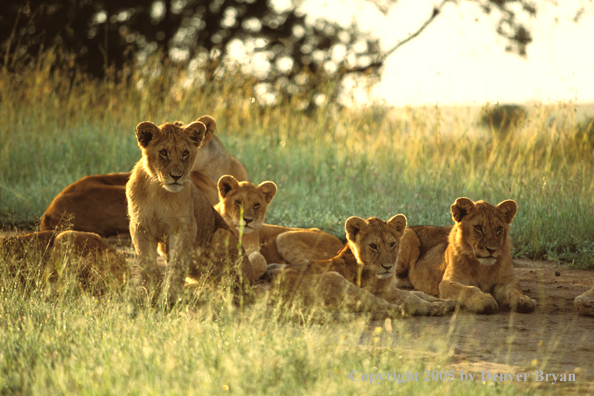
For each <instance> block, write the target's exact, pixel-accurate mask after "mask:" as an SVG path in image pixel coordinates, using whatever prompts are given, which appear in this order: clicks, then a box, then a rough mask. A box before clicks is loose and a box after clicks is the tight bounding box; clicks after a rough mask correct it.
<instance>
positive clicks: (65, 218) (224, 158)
mask: <svg viewBox="0 0 594 396" xmlns="http://www.w3.org/2000/svg"><path fill="white" fill-rule="evenodd" d="M197 121H200V122H202V123H203V124H205V126H206V128H207V129H206V135H205V137H204V141H203V143H202V146H201V147H200V148H199V149H198V154H197V155H196V159H195V160H194V165H193V168H192V173H191V176H192V180H193V181H194V183H196V185H197V186H198V188H199V189H200V190H201V191H202V192H203V193H204V195H205V196H206V198H207V199H208V200H209V202H210V203H211V204H212V205H215V204H216V203H217V202H218V200H219V193H218V190H217V182H218V180H219V178H220V177H221V176H223V175H227V174H231V175H234V176H235V177H236V178H237V179H239V180H249V177H248V173H247V170H246V168H245V166H243V164H242V163H241V162H240V161H239V160H237V159H236V158H235V157H233V156H232V155H231V154H229V153H228V152H227V151H226V150H225V147H224V146H223V143H222V142H221V141H220V140H219V138H218V137H217V136H216V135H214V132H215V129H216V121H215V120H214V118H212V117H211V116H208V115H206V116H202V117H200V118H199V119H198V120H197ZM176 124H177V125H179V126H181V125H183V123H181V122H177V123H176ZM129 178H130V172H123V173H108V174H105V175H92V176H85V177H83V178H82V179H80V180H78V181H76V182H74V183H72V184H71V185H69V186H68V187H66V188H65V189H64V190H62V191H61V192H60V193H59V194H58V195H57V196H56V197H55V198H54V199H53V200H52V202H51V203H50V205H49V206H48V208H47V209H46V210H45V213H44V214H43V217H42V218H41V225H40V229H41V230H55V229H60V228H63V227H71V228H72V229H73V230H78V231H87V232H95V233H97V234H99V235H101V236H104V237H106V236H111V235H117V234H127V233H128V231H129V229H130V225H129V221H128V216H127V215H126V211H127V207H128V204H127V202H126V183H127V182H128V179H129Z"/></svg>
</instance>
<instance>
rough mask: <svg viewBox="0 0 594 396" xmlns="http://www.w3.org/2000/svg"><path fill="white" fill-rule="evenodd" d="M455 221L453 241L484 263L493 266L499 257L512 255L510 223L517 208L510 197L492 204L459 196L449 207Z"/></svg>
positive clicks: (463, 251)
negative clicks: (497, 203) (455, 230)
mask: <svg viewBox="0 0 594 396" xmlns="http://www.w3.org/2000/svg"><path fill="white" fill-rule="evenodd" d="M450 210H451V212H452V218H453V219H454V221H455V222H456V226H455V229H458V231H457V232H452V234H451V235H452V236H453V238H452V237H451V239H453V240H450V243H451V244H454V245H455V246H457V247H458V249H460V251H461V253H462V254H464V255H466V256H469V257H471V258H476V259H477V260H478V262H479V263H481V264H483V265H493V264H495V263H496V262H497V259H498V258H499V257H500V256H504V255H510V254H511V246H510V241H509V225H510V224H511V222H512V220H513V218H514V216H515V215H516V213H517V211H518V205H517V204H516V203H515V202H514V201H513V200H511V199H509V200H507V201H503V202H501V203H500V204H499V205H497V206H493V205H491V204H488V203H486V202H484V201H477V202H472V201H471V200H470V199H468V198H464V197H462V198H458V199H456V202H454V203H453V204H452V206H451V207H450Z"/></svg>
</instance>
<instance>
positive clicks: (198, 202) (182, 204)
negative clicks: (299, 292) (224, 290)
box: [126, 121, 253, 305]
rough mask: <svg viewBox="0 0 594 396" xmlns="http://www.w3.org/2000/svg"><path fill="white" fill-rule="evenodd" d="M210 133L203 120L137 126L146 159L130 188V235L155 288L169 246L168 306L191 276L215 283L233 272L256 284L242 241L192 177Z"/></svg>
mask: <svg viewBox="0 0 594 396" xmlns="http://www.w3.org/2000/svg"><path fill="white" fill-rule="evenodd" d="M205 132H206V126H205V125H204V124H203V123H202V122H200V121H197V122H193V123H191V124H189V125H188V126H186V127H180V126H177V125H174V124H163V125H161V126H160V127H158V126H157V125H155V124H153V123H152V122H142V123H140V124H138V126H137V128H136V137H137V139H138V145H139V147H140V150H141V152H142V159H141V160H140V161H138V163H137V164H136V165H135V166H134V169H133V170H132V175H131V176H130V180H129V181H128V183H127V184H126V197H127V200H128V212H129V216H130V234H131V236H132V242H133V244H134V247H135V249H136V253H137V254H138V258H139V264H140V270H141V274H142V277H143V280H144V282H145V284H146V285H147V286H149V287H154V286H155V285H156V284H158V283H159V282H160V280H159V271H158V269H157V262H156V256H157V245H158V244H163V245H164V251H165V252H166V253H167V256H168V265H167V269H166V271H165V280H164V285H163V288H164V289H163V297H164V299H165V301H164V302H165V304H166V305H170V304H172V303H175V301H177V299H178V298H179V297H180V295H181V294H182V292H183V287H184V282H185V278H186V276H188V275H190V276H192V277H201V276H203V275H206V274H208V276H209V277H210V278H211V279H212V278H220V277H221V276H223V274H224V273H231V276H232V277H235V279H234V281H235V282H237V283H238V284H240V285H242V284H244V283H245V284H249V283H250V282H251V281H252V280H253V279H252V275H251V266H250V264H249V261H248V260H247V258H246V257H244V255H243V254H242V252H240V251H238V249H237V239H236V237H235V236H234V235H233V233H232V232H231V231H230V229H229V227H228V226H227V224H226V223H225V221H224V220H223V219H222V217H221V216H220V215H219V214H218V213H217V212H216V211H215V210H214V208H213V207H212V205H211V204H210V202H208V200H207V199H206V197H205V196H204V194H203V193H202V192H201V191H200V190H199V189H198V187H197V186H196V185H195V184H194V183H193V182H192V180H191V177H190V171H191V168H192V165H193V164H194V160H195V157H196V155H197V153H198V147H199V146H200V144H201V143H202V140H203V138H204V134H205ZM238 261H239V266H238V268H232V267H233V266H234V265H235V264H236V263H237V262H238Z"/></svg>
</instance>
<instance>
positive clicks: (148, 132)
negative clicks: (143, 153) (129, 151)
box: [136, 121, 161, 148]
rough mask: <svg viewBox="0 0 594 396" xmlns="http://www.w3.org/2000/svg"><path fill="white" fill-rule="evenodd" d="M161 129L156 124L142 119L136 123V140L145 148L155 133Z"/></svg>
mask: <svg viewBox="0 0 594 396" xmlns="http://www.w3.org/2000/svg"><path fill="white" fill-rule="evenodd" d="M159 132H161V130H160V129H159V127H158V126H156V125H155V124H154V123H152V122H150V121H144V122H141V123H140V124H138V125H136V140H138V145H139V146H140V147H142V148H146V147H147V146H148V145H149V143H150V141H151V140H153V137H154V136H155V135H158V134H159Z"/></svg>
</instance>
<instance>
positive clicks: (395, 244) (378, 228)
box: [345, 214, 406, 279]
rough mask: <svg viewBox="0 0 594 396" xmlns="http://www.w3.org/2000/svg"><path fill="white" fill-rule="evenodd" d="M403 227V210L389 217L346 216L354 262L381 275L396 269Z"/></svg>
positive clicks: (404, 226) (388, 274)
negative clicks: (365, 217) (386, 218)
mask: <svg viewBox="0 0 594 396" xmlns="http://www.w3.org/2000/svg"><path fill="white" fill-rule="evenodd" d="M405 228H406V217H405V216H404V215H402V214H398V215H396V216H393V217H391V218H390V219H389V220H388V221H383V220H380V219H378V218H376V217H370V218H368V219H367V220H363V219H362V218H360V217H356V216H353V217H349V218H348V219H347V221H346V223H345V230H346V237H347V240H348V244H349V246H350V247H351V251H352V252H353V254H354V255H355V258H356V259H357V264H359V265H360V266H362V267H365V268H366V269H371V270H373V271H375V276H376V277H377V278H380V279H384V278H389V277H390V276H392V274H393V273H394V270H395V269H396V260H397V258H398V249H399V248H400V240H401V239H402V235H403V234H404V229H405Z"/></svg>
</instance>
